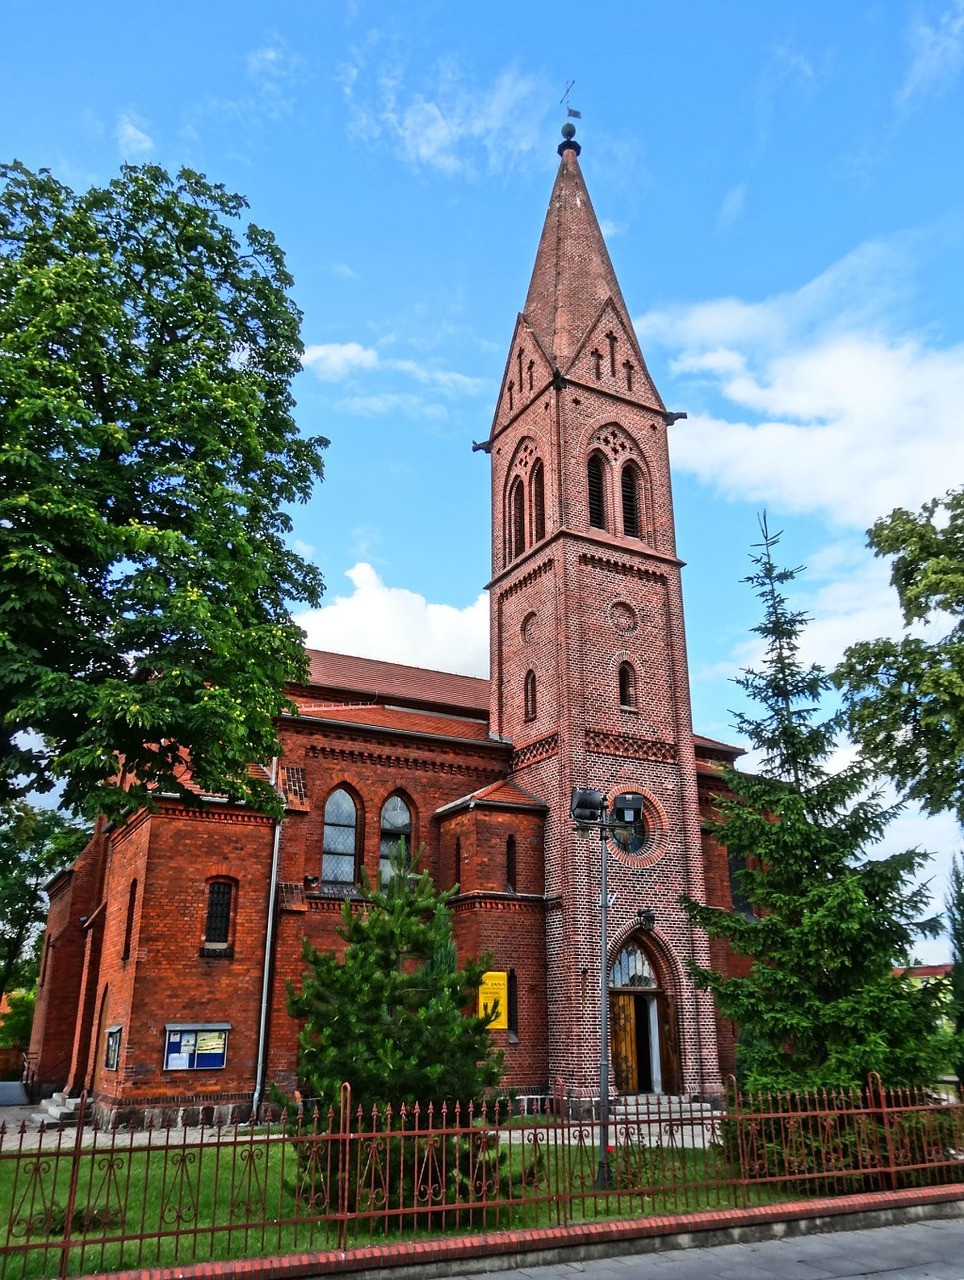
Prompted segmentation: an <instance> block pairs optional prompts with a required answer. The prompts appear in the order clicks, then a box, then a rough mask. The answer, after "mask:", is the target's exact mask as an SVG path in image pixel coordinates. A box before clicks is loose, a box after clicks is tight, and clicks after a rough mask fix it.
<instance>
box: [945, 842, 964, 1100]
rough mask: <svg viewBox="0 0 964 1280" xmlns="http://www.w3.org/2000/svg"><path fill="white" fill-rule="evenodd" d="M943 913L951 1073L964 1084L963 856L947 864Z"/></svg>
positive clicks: (958, 855)
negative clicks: (946, 936)
mask: <svg viewBox="0 0 964 1280" xmlns="http://www.w3.org/2000/svg"><path fill="white" fill-rule="evenodd" d="M944 911H945V913H946V915H947V932H948V934H949V935H950V939H951V960H952V961H953V968H952V969H951V1001H950V1011H951V1016H952V1018H953V1020H954V1029H955V1031H956V1032H957V1033H958V1041H957V1043H956V1045H955V1048H956V1050H957V1052H956V1055H955V1057H956V1061H955V1063H954V1071H955V1073H956V1075H957V1078H958V1080H959V1081H961V1082H964V854H957V855H956V856H955V858H954V860H953V861H952V863H951V874H950V879H949V881H948V885H947V897H946V898H945V899H944Z"/></svg>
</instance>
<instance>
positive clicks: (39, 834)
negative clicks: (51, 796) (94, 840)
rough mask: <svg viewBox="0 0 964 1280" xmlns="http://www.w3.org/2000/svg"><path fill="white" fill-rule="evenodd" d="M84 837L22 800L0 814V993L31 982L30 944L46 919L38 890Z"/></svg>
mask: <svg viewBox="0 0 964 1280" xmlns="http://www.w3.org/2000/svg"><path fill="white" fill-rule="evenodd" d="M88 835H89V832H88V830H87V829H86V828H85V827H83V826H81V825H80V824H78V823H76V822H74V821H73V820H72V819H71V818H68V817H66V816H65V815H64V814H62V813H58V812H57V810H55V809H37V808H34V807H33V806H32V805H29V804H26V803H25V802H24V801H22V800H14V801H11V802H10V803H8V804H5V805H3V806H2V808H0V992H3V991H13V990H15V989H17V988H20V987H28V986H32V985H33V983H34V981H35V980H36V976H37V974H36V967H37V966H36V959H35V955H34V942H35V941H36V938H37V935H38V934H39V932H40V928H41V926H42V924H43V922H44V920H45V918H46V914H47V899H46V895H45V894H44V891H43V887H44V885H45V884H46V883H47V881H48V880H49V879H50V878H51V877H52V876H54V875H56V874H57V872H58V871H62V870H64V868H65V867H69V866H70V864H71V863H72V862H73V861H74V859H75V858H76V857H77V855H78V854H79V853H80V851H81V849H83V847H84V845H85V844H86V843H87V839H88Z"/></svg>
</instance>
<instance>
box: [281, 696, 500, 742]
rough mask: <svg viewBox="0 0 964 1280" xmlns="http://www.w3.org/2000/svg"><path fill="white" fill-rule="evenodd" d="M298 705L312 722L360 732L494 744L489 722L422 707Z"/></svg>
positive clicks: (307, 700)
mask: <svg viewBox="0 0 964 1280" xmlns="http://www.w3.org/2000/svg"><path fill="white" fill-rule="evenodd" d="M295 701H296V702H297V703H298V706H299V708H300V710H301V714H302V715H303V716H304V717H305V718H306V719H309V720H320V721H325V722H327V723H331V722H336V723H341V724H354V725H358V727H359V729H363V728H365V727H372V728H376V729H398V730H399V731H400V732H402V733H423V734H430V735H431V736H432V737H440V738H465V739H466V740H468V741H473V742H488V741H490V738H489V722H488V718H485V719H478V718H475V717H469V716H458V715H447V714H440V713H438V712H434V713H433V712H430V711H422V710H421V709H420V708H418V707H402V706H392V707H385V706H381V705H379V704H378V703H375V702H371V703H366V704H365V705H364V706H357V705H352V704H350V703H331V702H322V701H320V700H315V699H313V698H311V697H310V696H305V695H300V696H298V697H297V698H296V699H295ZM507 749H508V748H507Z"/></svg>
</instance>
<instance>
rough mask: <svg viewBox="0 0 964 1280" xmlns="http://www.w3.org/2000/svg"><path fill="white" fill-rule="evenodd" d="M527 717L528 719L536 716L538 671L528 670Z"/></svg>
mask: <svg viewBox="0 0 964 1280" xmlns="http://www.w3.org/2000/svg"><path fill="white" fill-rule="evenodd" d="M525 717H526V719H527V720H534V719H535V718H536V673H535V672H534V671H527V672H526V683H525Z"/></svg>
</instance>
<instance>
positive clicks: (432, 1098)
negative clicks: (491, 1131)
mask: <svg viewBox="0 0 964 1280" xmlns="http://www.w3.org/2000/svg"><path fill="white" fill-rule="evenodd" d="M417 862H418V859H416V861H415V863H412V862H410V861H408V860H407V859H406V858H405V856H404V851H402V850H399V851H397V852H396V854H395V855H394V856H393V858H392V875H391V877H390V878H389V879H388V881H387V883H386V884H385V885H383V886H381V887H380V888H378V889H377V890H374V889H373V888H372V887H371V886H370V885H368V884H367V883H366V884H365V885H364V897H363V899H361V900H354V901H353V900H351V899H349V900H347V901H346V902H345V905H344V909H343V915H342V924H341V927H340V929H339V936H340V937H341V938H342V940H343V942H344V944H345V946H344V952H343V955H342V957H341V958H340V959H339V957H338V956H337V955H336V953H335V952H328V953H322V952H320V951H318V950H317V949H316V948H314V947H312V946H311V945H310V944H309V943H308V942H307V941H306V942H305V946H304V959H305V961H306V964H307V969H306V971H305V973H304V976H303V979H302V983H301V989H300V990H295V989H294V988H293V987H292V986H290V985H289V988H288V1012H289V1013H290V1014H291V1015H292V1016H293V1017H295V1018H298V1019H299V1020H300V1021H301V1022H302V1023H303V1026H302V1029H301V1032H300V1034H299V1041H298V1043H299V1055H298V1066H299V1075H300V1077H301V1079H302V1081H303V1082H304V1085H305V1087H307V1089H308V1090H309V1092H310V1094H311V1095H313V1096H314V1097H315V1098H317V1099H318V1100H319V1103H320V1105H321V1106H322V1107H324V1108H326V1107H328V1106H330V1105H331V1106H334V1107H335V1108H336V1109H337V1107H338V1100H339V1092H340V1089H341V1085H342V1082H343V1081H347V1082H348V1083H349V1084H350V1085H351V1087H352V1105H353V1106H357V1105H360V1106H361V1107H362V1108H363V1109H364V1111H365V1112H366V1113H367V1112H368V1111H369V1110H370V1109H371V1108H372V1107H373V1106H379V1107H381V1106H384V1105H385V1104H388V1103H391V1104H392V1105H393V1106H394V1107H396V1108H397V1107H398V1106H399V1104H401V1103H407V1104H412V1103H415V1102H418V1103H420V1104H421V1105H422V1106H423V1107H424V1106H426V1105H427V1104H429V1103H434V1104H435V1105H436V1106H438V1105H439V1104H440V1103H442V1102H446V1101H447V1102H456V1101H458V1102H462V1103H468V1102H470V1101H477V1100H479V1099H481V1098H482V1097H483V1096H484V1095H485V1093H486V1092H488V1091H489V1090H491V1089H493V1088H495V1087H496V1086H498V1084H499V1082H500V1080H501V1078H502V1070H503V1059H502V1054H501V1052H496V1051H495V1050H493V1048H492V1046H491V1044H490V1042H489V1033H488V1026H489V1023H490V1022H491V1021H492V1017H493V1016H494V1015H493V1014H492V1013H488V1014H486V1015H485V1016H480V1015H479V1014H478V1013H477V1012H476V1009H475V1006H476V1001H477V996H478V990H479V985H480V983H481V980H482V976H483V974H484V973H485V971H486V969H487V968H488V967H489V959H488V957H484V958H482V959H476V960H472V959H470V960H467V961H466V962H465V963H464V964H463V965H462V966H459V964H458V961H457V957H456V952H455V943H454V941H453V937H452V919H451V912H450V910H449V902H450V900H451V898H452V896H453V893H454V890H448V891H441V890H439V889H437V888H436V887H435V885H434V884H433V882H432V878H431V876H429V875H428V873H427V872H425V871H419V870H418V869H417Z"/></svg>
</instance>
